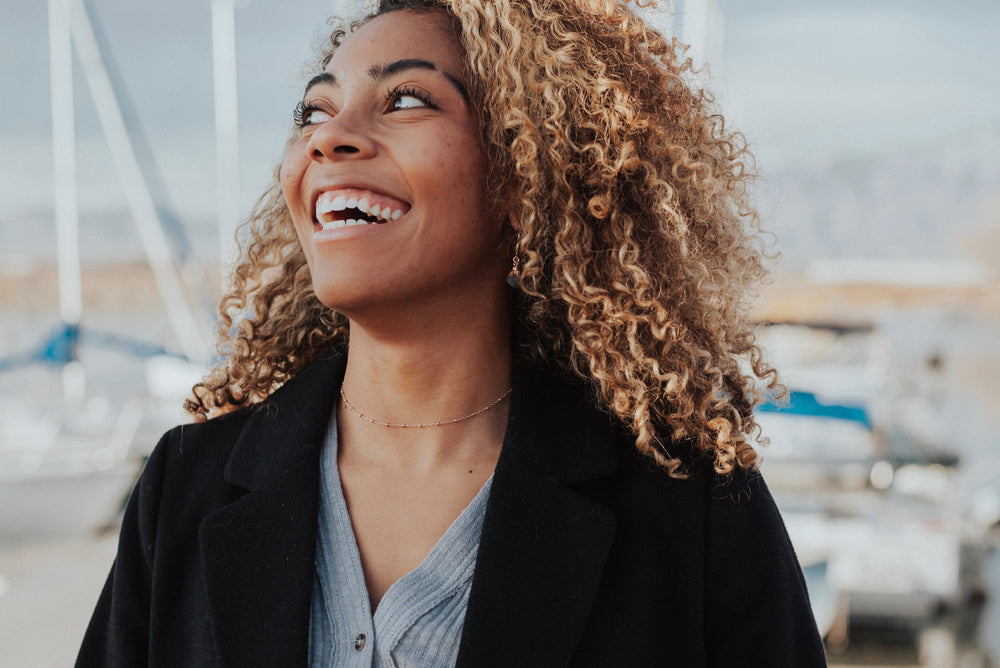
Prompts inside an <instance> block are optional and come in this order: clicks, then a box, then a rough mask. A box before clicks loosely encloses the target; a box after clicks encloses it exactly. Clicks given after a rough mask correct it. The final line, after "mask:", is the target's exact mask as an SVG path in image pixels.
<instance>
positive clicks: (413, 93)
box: [385, 85, 437, 111]
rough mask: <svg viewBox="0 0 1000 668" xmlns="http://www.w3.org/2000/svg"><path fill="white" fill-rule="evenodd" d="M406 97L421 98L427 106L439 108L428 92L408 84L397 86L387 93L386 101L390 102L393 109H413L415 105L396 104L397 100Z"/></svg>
mask: <svg viewBox="0 0 1000 668" xmlns="http://www.w3.org/2000/svg"><path fill="white" fill-rule="evenodd" d="M404 97H412V98H414V99H417V100H420V102H422V103H423V104H424V105H425V106H428V107H430V108H432V109H436V108H437V107H436V106H435V104H434V102H433V101H432V100H431V98H430V96H429V95H428V94H427V93H425V92H424V91H422V90H420V89H418V88H414V87H413V86H406V85H403V86H397V87H396V88H393V89H392V90H390V91H389V92H388V93H386V95H385V101H386V102H387V103H388V104H390V105H392V106H391V110H392V111H399V110H401V109H413V107H396V106H395V104H396V102H398V101H399V100H400V99H402V98H404Z"/></svg>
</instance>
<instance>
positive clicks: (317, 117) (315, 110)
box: [292, 102, 333, 128]
mask: <svg viewBox="0 0 1000 668" xmlns="http://www.w3.org/2000/svg"><path fill="white" fill-rule="evenodd" d="M292 118H293V119H294V121H295V124H296V125H297V126H299V127H300V128H304V127H306V126H308V125H316V124H317V123H322V122H323V121H328V120H330V119H331V118H333V116H331V115H330V114H328V113H327V112H325V111H323V110H322V109H320V108H319V107H316V106H314V105H311V104H305V103H304V102H299V103H298V105H296V107H295V111H294V113H293V114H292Z"/></svg>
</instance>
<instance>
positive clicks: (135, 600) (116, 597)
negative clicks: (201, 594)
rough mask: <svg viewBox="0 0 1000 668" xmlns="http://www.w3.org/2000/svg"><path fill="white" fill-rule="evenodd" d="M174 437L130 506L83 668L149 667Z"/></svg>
mask: <svg viewBox="0 0 1000 668" xmlns="http://www.w3.org/2000/svg"><path fill="white" fill-rule="evenodd" d="M168 438H169V434H168V435H165V436H164V437H163V438H162V439H161V440H160V443H159V444H158V445H157V446H156V448H155V449H154V450H153V452H152V454H151V455H150V457H149V459H148V460H147V461H146V465H145V467H144V469H143V472H142V475H140V476H139V480H138V482H137V483H136V485H135V488H134V489H133V490H132V494H131V495H130V497H129V501H128V504H127V505H126V507H125V515H124V518H123V520H122V527H121V533H120V534H119V538H118V552H117V555H116V557H115V561H114V563H113V564H112V566H111V573H110V574H109V575H108V579H107V581H106V582H105V584H104V589H103V590H102V592H101V596H100V598H99V599H98V601H97V607H96V609H95V610H94V614H93V616H92V617H91V620H90V625H89V626H88V627H87V631H86V634H85V635H84V638H83V644H82V646H81V647H80V653H79V655H78V656H77V660H76V666H77V667H78V668H83V667H90V666H102V667H112V666H129V667H132V666H145V665H148V662H149V658H148V647H149V624H150V589H151V585H150V583H151V577H150V575H151V572H152V565H153V554H154V551H155V549H156V544H155V536H156V527H157V515H158V511H159V501H160V490H161V487H162V479H163V471H164V468H165V465H164V464H165V452H166V449H167V447H166V446H167V441H168Z"/></svg>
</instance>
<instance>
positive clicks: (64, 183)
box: [49, 0, 84, 403]
mask: <svg viewBox="0 0 1000 668" xmlns="http://www.w3.org/2000/svg"><path fill="white" fill-rule="evenodd" d="M69 3H70V0H49V81H50V85H51V91H52V96H51V98H52V163H53V179H52V183H53V188H54V191H55V192H54V199H55V223H56V262H57V267H58V275H59V317H60V320H61V321H62V328H63V331H62V332H60V333H59V334H58V335H57V336H60V337H65V338H66V340H67V343H68V344H69V347H68V351H69V354H68V359H67V360H61V361H64V362H65V363H64V366H63V392H64V395H65V398H66V400H67V402H69V403H79V402H80V401H81V400H82V399H83V394H84V376H83V367H82V366H81V365H80V363H79V362H78V361H76V360H75V341H76V338H77V335H78V333H79V331H80V320H81V318H82V316H83V296H82V289H81V278H80V219H79V213H78V210H77V196H76V130H75V127H74V125H75V123H74V115H73V46H72V34H71V28H70V25H71V24H70V4H69Z"/></svg>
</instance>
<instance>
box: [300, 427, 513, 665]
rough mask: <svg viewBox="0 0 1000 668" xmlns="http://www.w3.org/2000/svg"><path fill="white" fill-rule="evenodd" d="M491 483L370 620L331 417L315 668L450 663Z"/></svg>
mask: <svg viewBox="0 0 1000 668" xmlns="http://www.w3.org/2000/svg"><path fill="white" fill-rule="evenodd" d="M492 482H493V477H492V476H490V479H489V480H487V481H486V484H484V485H483V487H482V489H480V490H479V493H478V494H476V497H475V498H474V499H473V500H472V502H471V503H469V505H468V507H466V508H465V510H463V511H462V513H461V515H459V516H458V518H457V519H456V520H455V521H454V522H453V523H452V525H451V526H450V527H449V528H448V530H447V531H446V532H445V534H444V535H443V536H442V537H441V538H440V540H438V542H437V544H436V545H435V546H434V547H433V548H432V549H431V551H430V553H428V555H427V557H426V558H425V559H424V561H423V562H422V563H421V564H420V565H419V566H418V567H417V568H415V569H414V570H413V571H411V572H410V573H407V574H406V575H405V576H403V577H402V578H400V579H399V580H398V581H396V582H395V583H394V584H393V585H392V586H391V587H389V590H388V591H387V592H386V593H385V596H383V597H382V600H381V601H380V602H379V604H378V607H377V608H376V610H375V614H374V616H373V615H372V613H371V607H370V605H369V602H368V589H367V587H366V586H365V576H364V571H363V570H362V568H361V556H360V554H359V553H358V545H357V542H356V540H355V538H354V530H353V528H352V526H351V518H350V515H349V514H348V512H347V503H346V501H345V500H344V493H343V489H342V488H341V486H340V472H339V471H338V469H337V423H336V417H335V416H334V417H332V418H331V419H330V426H329V428H328V430H327V435H326V442H325V444H324V447H323V452H322V455H321V461H320V505H319V531H318V534H317V538H316V577H315V582H314V586H313V595H312V609H311V618H310V623H309V665H310V666H311V667H312V668H319V667H320V666H323V667H329V666H366V667H367V666H378V667H380V668H381V667H383V666H393V667H396V666H398V667H400V668H406V667H408V666H420V667H421V668H426V667H434V666H454V665H455V661H456V659H457V657H458V643H459V640H460V639H461V636H462V625H463V623H464V621H465V610H466V606H467V605H468V601H469V590H470V588H471V586H472V571H473V568H474V567H475V564H476V553H477V552H478V550H479V534H480V531H481V529H482V526H483V515H484V514H485V512H486V501H487V499H488V498H489V492H490V486H491V484H492Z"/></svg>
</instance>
